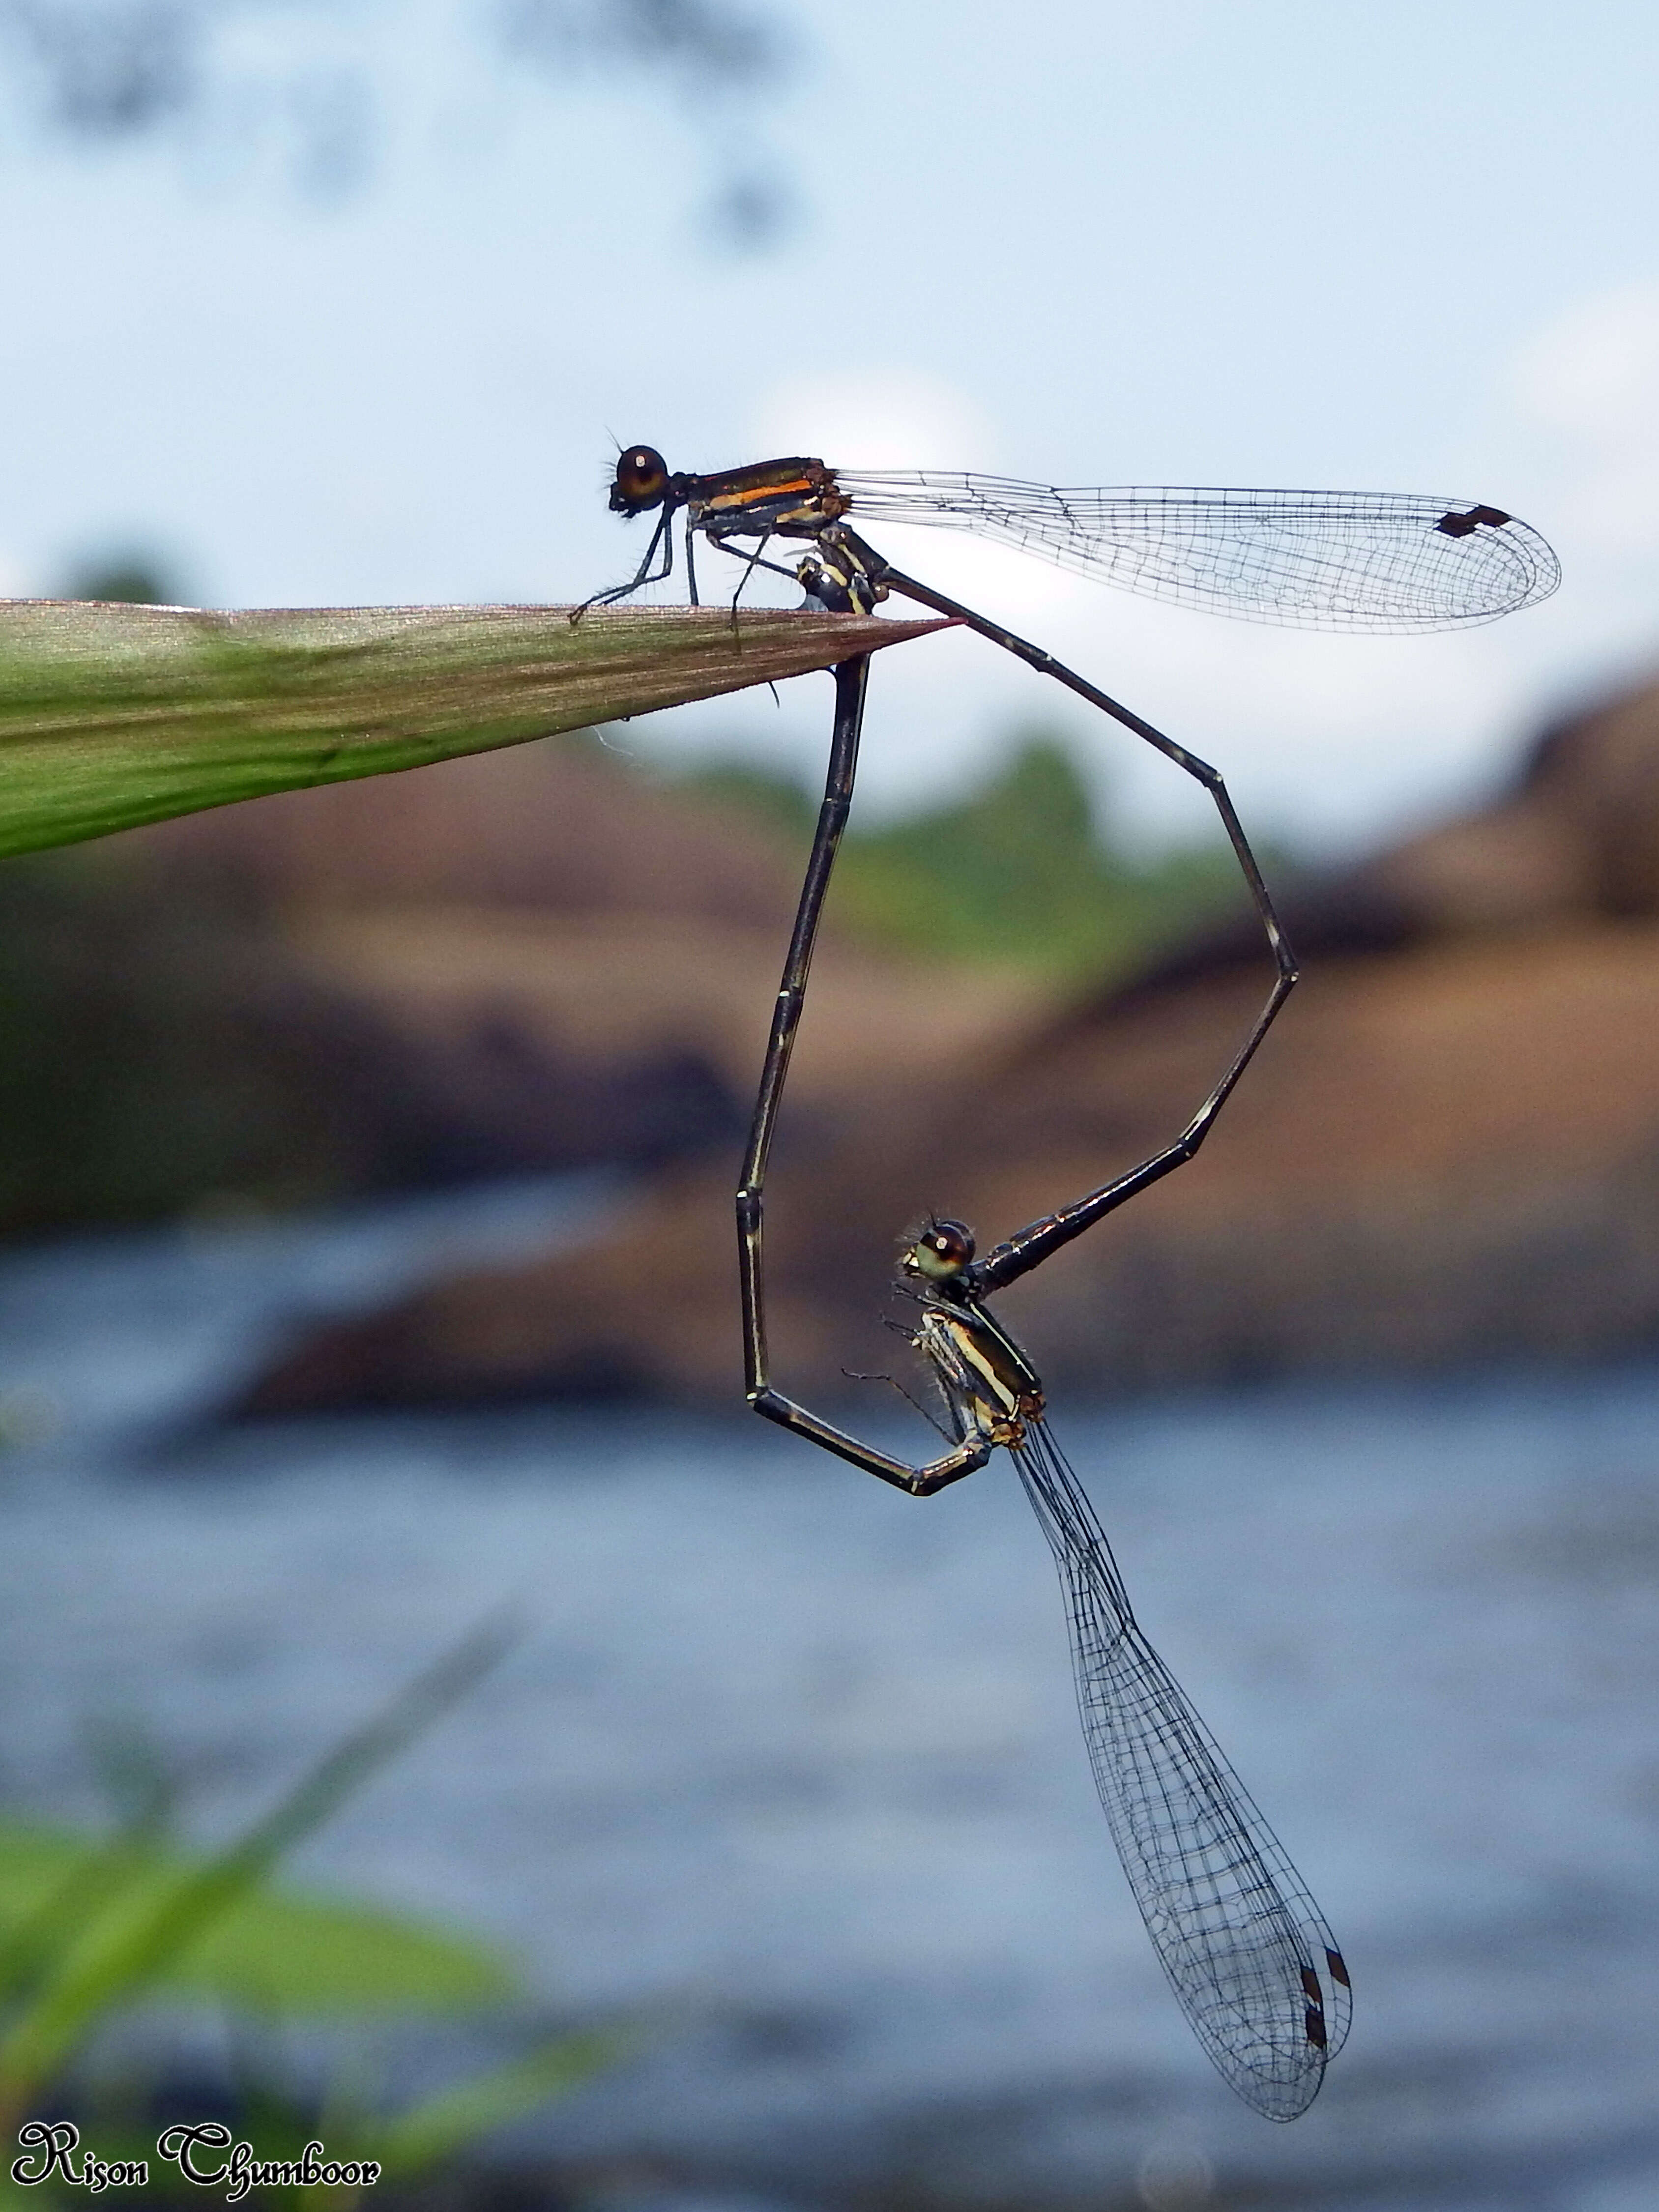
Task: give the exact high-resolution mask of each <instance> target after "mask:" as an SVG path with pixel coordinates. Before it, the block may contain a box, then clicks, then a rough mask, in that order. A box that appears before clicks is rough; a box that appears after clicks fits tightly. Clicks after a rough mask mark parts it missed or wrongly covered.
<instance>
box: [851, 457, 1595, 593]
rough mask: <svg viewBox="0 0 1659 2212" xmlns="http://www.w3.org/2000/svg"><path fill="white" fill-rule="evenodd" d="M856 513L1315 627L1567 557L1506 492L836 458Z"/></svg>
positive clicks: (1531, 579) (1554, 580) (1544, 579)
mask: <svg viewBox="0 0 1659 2212" xmlns="http://www.w3.org/2000/svg"><path fill="white" fill-rule="evenodd" d="M836 483H838V484H839V485H840V487H841V489H842V490H843V491H845V492H847V493H848V495H850V497H851V499H852V502H853V511H854V513H856V514H858V515H860V516H863V517H866V518H867V519H868V520H870V521H872V522H882V521H888V522H908V523H924V524H932V525H936V526H939V527H941V528H945V529H951V530H976V531H980V532H984V533H986V534H987V535H989V536H991V537H994V538H1006V539H1007V540H1008V542H1009V543H1010V544H1014V545H1018V546H1019V547H1020V548H1021V549H1022V550H1023V551H1025V552H1027V553H1039V554H1042V556H1044V557H1045V558H1046V559H1048V560H1050V561H1054V562H1058V563H1059V564H1060V567H1061V568H1072V569H1075V570H1076V571H1078V573H1079V574H1082V575H1085V576H1093V577H1096V578H1097V579H1098V580H1100V581H1102V582H1103V583H1108V584H1117V585H1121V586H1122V587H1123V588H1124V589H1125V590H1127V591H1131V592H1140V593H1142V594H1143V595H1144V596H1146V597H1148V598H1152V599H1174V600H1176V601H1178V602H1179V603H1180V604H1182V605H1185V606H1194V607H1206V608H1208V609H1210V610H1211V611H1213V612H1215V613H1217V614H1226V615H1243V616H1246V617H1249V618H1250V619H1252V620H1254V621H1257V622H1270V623H1287V624H1290V625H1291V626H1293V627H1296V628H1299V629H1350V630H1364V629H1394V630H1430V629H1451V628H1454V627H1455V625H1457V624H1459V623H1483V622H1493V621H1495V620H1496V619H1497V617H1498V616H1499V615H1507V614H1512V613H1514V612H1515V611H1516V609H1517V608H1518V607H1528V606H1532V605H1534V604H1535V603H1536V602H1537V601H1538V600H1540V599H1547V598H1548V597H1549V595H1550V593H1551V592H1553V590H1554V589H1555V587H1556V586H1557V585H1558V584H1559V582H1560V580H1561V564H1560V562H1559V561H1558V560H1557V559H1556V557H1555V555H1554V553H1553V551H1552V550H1551V549H1550V547H1549V545H1548V544H1547V543H1546V541H1545V540H1544V539H1543V538H1541V537H1540V536H1539V534H1538V532H1536V531H1535V530H1533V529H1530V528H1529V527H1528V525H1527V524H1526V523H1524V522H1518V521H1516V519H1515V517H1514V516H1513V515H1512V514H1506V513H1504V511H1503V510H1502V509H1501V508H1500V507H1481V506H1478V505H1476V504H1474V502H1473V501H1468V500H1447V499H1431V498H1427V497H1422V496H1419V495H1417V494H1415V493H1411V492H1353V491H1224V490H1218V489H1207V488H1206V489H1195V490H1176V489H1169V488H1166V487H1161V486H1153V485H1134V484H1131V485H1127V486H1125V487H1123V488H1122V489H1116V490H1104V491H1091V490H1070V489H1065V488H1063V487H1060V486H1056V485H1052V484H1034V483H1019V482H1018V480H1017V479H1016V478H1014V477H985V476H969V475H956V474H951V473H950V472H948V471H943V470H927V471H912V470H903V471H890V472H887V473H880V472H874V473H872V472H866V471H859V470H856V469H849V470H840V469H838V470H836Z"/></svg>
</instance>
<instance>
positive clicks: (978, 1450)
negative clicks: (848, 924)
mask: <svg viewBox="0 0 1659 2212" xmlns="http://www.w3.org/2000/svg"><path fill="white" fill-rule="evenodd" d="M869 672H870V660H869V656H868V654H867V653H860V655H859V657H858V658H857V659H854V660H844V661H842V664H841V665H840V666H839V667H838V668H837V669H836V672H835V673H836V723H835V732H834V735H833V737H832V738H831V741H830V747H829V774H828V775H827V777H826V778H825V781H824V791H823V806H822V807H821V808H820V809H819V811H818V826H817V836H815V837H814V839H813V841H812V853H811V859H810V860H808V861H807V864H806V879H805V883H804V884H802V886H801V895H800V904H799V908H797V910H796V914H795V926H794V930H793V933H792V935H791V937H790V939H789V951H788V956H787V958H786V960H785V962H784V967H783V980H782V982H781V985H780V986H779V989H778V996H777V1003H776V1005H775V1007H774V1009H773V1013H772V1029H771V1034H770V1036H769V1038H768V1040H767V1045H766V1058H765V1060H764V1062H763V1065H762V1068H761V1079H760V1090H759V1092H758V1094H757V1097H756V1100H755V1115H754V1120H753V1121H752V1122H751V1123H750V1130H749V1142H748V1145H747V1146H746V1148H745V1150H744V1156H743V1171H742V1177H741V1180H740V1182H739V1183H738V1194H737V1208H738V1284H739V1287H740V1290H741V1293H742V1298H743V1354H744V1383H745V1387H746V1390H747V1394H748V1399H749V1403H750V1405H751V1406H752V1407H754V1409H755V1411H756V1412H757V1413H759V1414H762V1415H763V1417H764V1418H765V1419H767V1420H769V1421H776V1422H777V1423H778V1424H779V1425H780V1426H781V1427H782V1428H786V1429H793V1431H794V1432H795V1434H796V1435H797V1436H803V1437H810V1438H811V1441H812V1442H813V1443H817V1444H822V1445H823V1448H824V1449H825V1450H826V1451H832V1452H835V1453H836V1454H837V1455H839V1456H840V1457H841V1458H842V1459H846V1460H850V1461H851V1462H853V1464H854V1467H861V1468H864V1469H866V1472H867V1473H869V1474H875V1475H879V1476H880V1478H881V1479H882V1480H883V1481H884V1482H890V1483H892V1484H894V1485H895V1486H896V1488H898V1489H900V1490H908V1491H909V1492H911V1493H912V1494H913V1495H914V1496H916V1497H922V1498H925V1497H927V1496H928V1495H930V1494H931V1492H933V1491H935V1490H941V1489H943V1488H944V1487H945V1484H946V1483H950V1482H955V1481H956V1480H958V1478H959V1477H961V1476H963V1475H964V1474H972V1473H973V1471H974V1469H975V1468H980V1467H983V1466H984V1464H985V1462H986V1461H987V1459H989V1457H990V1456H991V1453H992V1450H993V1449H994V1447H993V1445H992V1443H991V1440H990V1438H989V1437H985V1436H983V1435H981V1434H979V1433H978V1432H975V1433H973V1434H971V1435H970V1436H969V1437H967V1438H966V1439H965V1440H964V1442H963V1443H961V1444H959V1445H957V1447H956V1448H955V1449H953V1450H951V1451H948V1452H945V1453H944V1454H942V1455H941V1456H940V1457H939V1458H938V1459H935V1460H930V1461H929V1462H927V1464H926V1465H925V1466H923V1467H911V1466H909V1465H908V1463H907V1462H905V1461H903V1460H900V1459H895V1458H894V1457H892V1456H891V1455H890V1454H889V1453H887V1452H884V1451H878V1450H877V1449H876V1448H875V1447H874V1446H873V1445H872V1444H866V1443H860V1442H859V1440H858V1438H857V1437H851V1436H848V1434H847V1433H846V1431H844V1430H842V1429H838V1428H836V1427H835V1426H834V1425H833V1424H832V1423H830V1422H829V1421H825V1420H822V1419H819V1417H818V1416H817V1414H816V1413H809V1412H808V1411H807V1409H806V1408H805V1407H804V1406H798V1405H796V1404H795V1402H794V1401H793V1399H789V1398H786V1397H784V1396H783V1395H781V1393H780V1392H778V1391H776V1390H774V1389H772V1387H771V1383H770V1381H769V1370H768V1361H767V1349H766V1297H765V1285H764V1269H763V1237H764V1226H765V1202H764V1191H765V1183H766V1167H767V1162H768V1160H769V1158H770V1156H771V1151H772V1136H773V1132H774V1130H775V1127H776V1123H777V1116H778V1108H779V1105H780V1104H781V1101H782V1098H783V1086H784V1083H785V1080H786V1079H787V1076H788V1073H789V1057H790V1054H791V1053H792V1052H793V1050H794V1044H795V1032H796V1030H798V1029H799V1026H800V1018H801V1011H802V1008H803V1007H804V1006H805V1002H806V979H807V976H808V975H809V973H810V972H811V965H812V950H813V946H814V945H815V944H816V942H817V933H818V921H819V919H820V917H821V915H822V914H823V900H824V894H825V893H826V892H827V891H828V890H829V877H830V873H831V871H832V870H833V869H834V867H835V864H836V848H837V847H838V846H839V844H840V842H841V836H842V830H843V829H845V828H846V826H847V816H848V810H849V808H850V807H851V805H852V802H853V782H854V776H855V775H856V773H857V769H858V751H859V732H860V726H862V723H863V720H864V695H865V687H866V681H867V678H868V676H869Z"/></svg>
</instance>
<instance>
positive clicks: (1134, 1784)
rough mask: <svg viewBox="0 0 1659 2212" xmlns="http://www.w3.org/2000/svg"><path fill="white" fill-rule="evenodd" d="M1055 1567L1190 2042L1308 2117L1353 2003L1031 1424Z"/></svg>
mask: <svg viewBox="0 0 1659 2212" xmlns="http://www.w3.org/2000/svg"><path fill="white" fill-rule="evenodd" d="M1013 1458H1014V1462H1015V1464H1016V1465H1017V1466H1018V1468H1019V1474H1020V1480H1021V1481H1022V1482H1023V1483H1024V1486H1025V1492H1026V1495H1027V1497H1029V1498H1030V1501H1031V1504H1032V1505H1033V1507H1034V1508H1035V1509H1036V1516H1037V1519H1038V1520H1039V1522H1041V1523H1042V1532H1043V1534H1044V1535H1045V1536H1046V1537H1047V1538H1048V1544H1049V1548H1050V1549H1051V1550H1052V1551H1053V1553H1054V1559H1055V1560H1056V1562H1057V1564H1058V1565H1059V1567H1060V1582H1061V1584H1062V1586H1063V1588H1064V1590H1065V1594H1066V1608H1067V1612H1068V1613H1069V1615H1070V1620H1071V1630H1072V1652H1073V1662H1074V1664H1075V1667H1076V1670H1077V1690H1078V1704H1079V1709H1080V1711H1081V1712H1082V1716H1083V1733H1084V1735H1085V1738H1086V1739H1087V1741H1088V1746H1089V1758H1090V1762H1091V1765H1092V1766H1093V1768H1094V1771H1095V1780H1096V1782H1097V1784H1098V1785H1099V1790H1100V1800H1101V1803H1102V1804H1103V1806H1104V1807H1105V1808H1106V1818H1107V1820H1108V1821H1109V1824H1110V1826H1111V1831H1112V1839H1113V1841H1114V1842H1115V1844H1116V1845H1117V1849H1118V1855H1119V1857H1121V1859H1122V1861H1123V1870H1124V1872H1125V1873H1126V1874H1127V1875H1128V1877H1129V1886H1130V1887H1131V1888H1132V1889H1133V1892H1134V1895H1135V1902H1136V1904H1137V1905H1139V1907H1140V1911H1141V1917H1142V1918H1143V1919H1144V1920H1145V1921H1146V1926H1147V1929H1148V1931H1149V1933H1150V1934H1151V1936H1152V1942H1153V1944H1154V1946H1155V1947H1156V1948H1157V1951H1158V1957H1159V1959H1160V1960H1162V1961H1163V1964H1164V1972H1165V1973H1167V1974H1168V1976H1169V1978H1170V1982H1171V1983H1172V1984H1173V1985H1174V1988H1175V1993H1176V1996H1177V1997H1178V1998H1179V1999H1180V2000H1181V2006H1182V2010H1183V2011H1184V2012H1185V2014H1186V2015H1187V2017H1188V2020H1189V2021H1191V2022H1192V2025H1193V2027H1194V2032H1195V2033H1196V2034H1197V2036H1198V2039H1199V2041H1200V2043H1201V2044H1202V2045H1204V2048H1205V2050H1206V2051H1208V2053H1209V2055H1210V2057H1212V2059H1213V2060H1214V2062H1215V2063H1216V2065H1217V2067H1218V2069H1219V2070H1220V2072H1221V2073H1222V2074H1223V2075H1225V2078H1226V2080H1227V2081H1229V2082H1230V2083H1231V2086H1232V2087H1233V2088H1235V2089H1236V2090H1237V2092H1238V2093H1239V2095H1240V2096H1241V2097H1243V2100H1244V2101H1245V2102H1246V2103H1247V2104H1249V2105H1253V2106H1255V2109H1256V2111H1257V2112H1262V2113H1265V2114H1266V2116H1267V2118H1269V2119H1270V2120H1293V2119H1294V2118H1296V2117H1297V2113H1298V2112H1305V2111H1306V2110H1307V2107H1308V2106H1309V2105H1310V2104H1311V2103H1312V2101H1313V2100H1314V2097H1315V2096H1316V2093H1317V2092H1318V2089H1319V2085H1320V2082H1321V2081H1322V2079H1323V2078H1324V2073H1325V2067H1326V2063H1327V2061H1328V2059H1330V2058H1331V2057H1334V2055H1335V2053H1336V2052H1337V2051H1339V2050H1340V2048H1341V2045H1342V2040H1343V2038H1344V2037H1345V2036H1346V2033H1347V2032H1348V2020H1349V2015H1350V2010H1351V2002H1350V1996H1349V1984H1348V1974H1347V1969H1346V1966H1344V1965H1343V1962H1342V1954H1341V1953H1340V1951H1339V1950H1338V1949H1337V1948H1336V1945H1335V1943H1334V1941H1333V1939H1332V1936H1331V1932H1330V1930H1329V1929H1328V1928H1327V1926H1326V1925H1325V1923H1324V1920H1323V1919H1322V1917H1321V1915H1320V1911H1319V1908H1318V1906H1317V1905H1316V1904H1315V1903H1314V1901H1313V1899H1312V1898H1311V1897H1310V1895H1309V1894H1308V1892H1307V1889H1306V1887H1305V1886H1304V1883H1303V1881H1302V1878H1301V1876H1300V1875H1298V1874H1297V1871H1296V1869H1295V1868H1294V1867H1293V1866H1292V1865H1291V1862H1290V1860H1289V1859H1288V1858H1287V1857H1285V1850H1284V1847H1283V1845H1282V1844H1280V1843H1279V1839H1278V1838H1277V1837H1276V1836H1275V1835H1274V1834H1273V1830H1272V1829H1271V1828H1270V1827H1269V1826H1267V1822H1266V1821H1265V1820H1263V1819H1262V1817H1261V1814H1260V1813H1259V1812H1258V1811H1257V1810H1256V1808H1255V1805H1254V1804H1253V1803H1252V1802H1251V1800H1250V1796H1249V1792H1248V1791H1247V1790H1245V1788H1244V1786H1243V1784H1242V1783H1241V1782H1240V1781H1239V1779H1238V1777H1237V1775H1236V1774H1235V1773H1234V1772H1233V1771H1232V1768H1231V1766H1230V1765H1228V1764H1227V1761H1226V1759H1225V1758H1224V1757H1223V1755H1222V1753H1221V1752H1220V1750H1219V1749H1218V1747H1217V1745H1216V1743H1215V1741H1214V1740H1213V1738H1212V1736H1211V1735H1210V1733H1209V1730H1208V1729H1206V1727H1205V1725H1204V1723H1203V1722H1202V1721H1201V1720H1200V1718H1199V1717H1198V1715H1197V1714H1196V1713H1195V1712H1194V1711H1193V1709H1192V1707H1191V1705H1188V1702H1187V1699H1185V1697H1184V1696H1183V1695H1182V1692H1181V1690H1180V1688H1179V1687H1178V1686H1177V1685H1176V1682H1175V1681H1174V1680H1173V1679H1172V1677H1171V1676H1170V1671H1169V1669H1168V1668H1166V1667H1165V1666H1164V1662H1163V1661H1162V1660H1161V1659H1160V1658H1159V1657H1158V1654H1157V1652H1156V1651H1154V1650H1152V1646H1151V1644H1148V1643H1147V1641H1146V1638H1145V1637H1144V1636H1143V1635H1142V1634H1141V1632H1140V1630H1139V1627H1138V1626H1136V1623H1135V1618H1134V1615H1133V1613H1132V1612H1131V1611H1130V1609H1129V1601H1128V1598H1127V1595H1125V1593H1124V1589H1123V1584H1122V1582H1121V1578H1120V1577H1119V1575H1118V1571H1117V1565H1116V1562H1115V1560H1114V1559H1113V1558H1112V1554H1111V1550H1110V1547H1109V1546H1108V1544H1107V1541H1106V1538H1105V1534H1104V1533H1103V1530H1102V1528H1101V1526H1100V1523H1099V1522H1098V1521H1097V1519H1096V1517H1095V1513H1094V1509H1093V1507H1092V1506H1091V1504H1089V1501H1088V1499H1087V1498H1086V1497H1085V1495H1084V1493H1083V1492H1082V1490H1081V1489H1080V1488H1079V1485H1078V1481H1077V1478H1076V1477H1075V1476H1074V1475H1073V1473H1072V1471H1071V1469H1070V1468H1069V1467H1068V1466H1067V1465H1066V1460H1065V1458H1064V1456H1063V1455H1062V1454H1061V1452H1060V1448H1059V1446H1058V1445H1057V1444H1056V1443H1054V1438H1053V1437H1051V1436H1050V1434H1049V1433H1048V1428H1047V1425H1045V1424H1044V1423H1043V1422H1042V1421H1041V1420H1036V1421H1032V1422H1030V1424H1029V1425H1028V1426H1027V1430H1026V1436H1025V1442H1024V1443H1023V1444H1022V1445H1021V1446H1019V1447H1018V1449H1016V1450H1015V1451H1014V1454H1013Z"/></svg>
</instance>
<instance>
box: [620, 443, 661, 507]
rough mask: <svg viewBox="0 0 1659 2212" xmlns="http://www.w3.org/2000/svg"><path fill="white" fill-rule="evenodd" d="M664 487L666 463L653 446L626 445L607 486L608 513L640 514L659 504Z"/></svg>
mask: <svg viewBox="0 0 1659 2212" xmlns="http://www.w3.org/2000/svg"><path fill="white" fill-rule="evenodd" d="M667 489H668V464H667V462H666V461H665V460H664V459H663V457H662V455H661V454H660V453H659V452H658V451H657V449H656V447H654V446H630V447H629V448H628V450H627V452H626V453H622V454H620V455H618V457H617V481H616V483H613V484H612V485H611V513H612V514H643V513H645V512H646V510H647V507H660V506H661V505H662V502H663V495H664V493H665V491H666V490H667Z"/></svg>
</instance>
